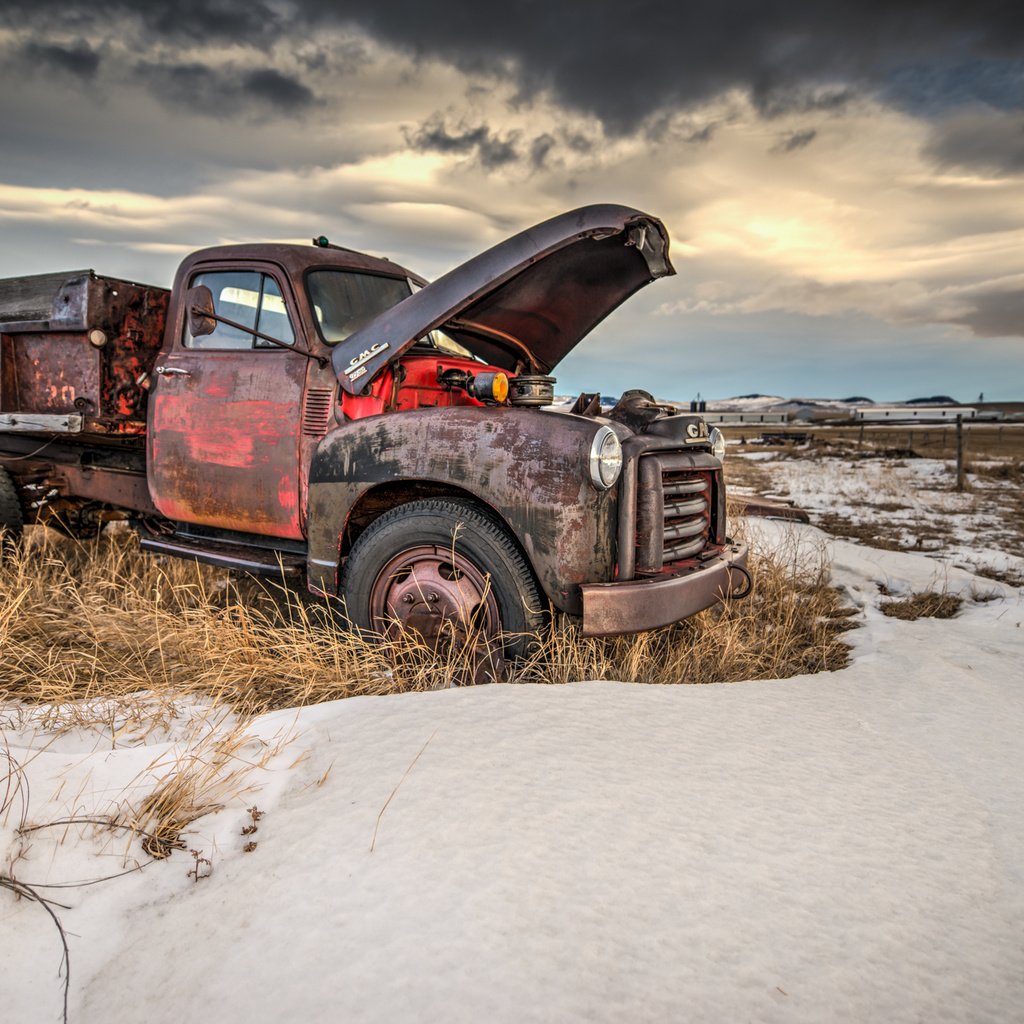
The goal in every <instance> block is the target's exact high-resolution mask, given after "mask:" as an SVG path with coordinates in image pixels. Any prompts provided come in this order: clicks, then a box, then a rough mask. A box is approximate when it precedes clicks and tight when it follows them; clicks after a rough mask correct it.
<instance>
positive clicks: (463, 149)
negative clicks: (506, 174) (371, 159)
mask: <svg viewBox="0 0 1024 1024" xmlns="http://www.w3.org/2000/svg"><path fill="white" fill-rule="evenodd" d="M406 138H407V140H408V142H409V145H410V146H412V147H413V149H416V150H419V151H420V152H421V153H426V152H433V153H456V154H464V155H466V156H470V155H474V154H475V155H476V157H477V159H478V160H479V161H480V163H481V165H482V166H483V167H485V168H487V170H494V169H495V168H497V167H502V166H504V165H505V164H510V163H513V162H515V161H516V160H518V159H519V156H520V154H519V148H518V141H519V133H518V132H509V133H508V134H507V135H505V136H504V137H502V136H500V135H498V134H497V133H496V132H492V131H491V129H490V128H489V127H488V126H487V125H485V124H481V125H476V126H474V127H465V126H461V125H460V126H459V127H458V128H455V129H454V130H451V129H449V128H448V124H447V122H446V121H445V120H444V118H441V117H433V118H431V119H430V120H429V121H427V122H426V123H425V124H423V125H421V126H420V128H419V129H418V130H417V131H415V132H409V133H407V134H406Z"/></svg>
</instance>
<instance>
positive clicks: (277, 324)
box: [183, 270, 295, 349]
mask: <svg viewBox="0 0 1024 1024" xmlns="http://www.w3.org/2000/svg"><path fill="white" fill-rule="evenodd" d="M199 284H205V285H206V287H207V288H209V289H210V292H211V293H212V294H213V308H214V311H215V312H216V313H217V314H218V315H220V316H223V317H226V318H227V319H228V320H233V321H234V322H235V323H236V324H238V325H239V327H232V326H229V325H228V324H222V323H220V322H218V323H217V327H216V330H214V332H213V333H212V334H204V335H201V336H199V337H194V336H193V335H192V334H191V333H190V332H189V329H188V324H187V323H186V325H185V336H184V339H183V340H184V344H185V348H202V349H207V348H209V349H247V348H253V347H256V348H277V347H278V346H276V345H274V344H273V342H269V341H264V340H263V339H261V338H257V337H256V336H255V335H254V334H251V333H250V332H251V331H260V332H261V333H263V334H269V335H270V336H271V337H272V338H277V339H279V340H280V341H283V342H286V343H287V344H289V345H291V344H294V340H295V333H294V331H293V330H292V325H291V321H290V320H289V319H288V311H287V309H286V308H285V304H284V298H283V296H282V295H281V289H280V287H279V286H278V284H277V282H276V281H275V280H274V279H273V278H272V277H271V276H270V275H269V274H262V273H260V272H259V271H257V270H211V271H207V272H206V273H204V274H196V276H195V277H193V278H192V281H191V286H192V287H194V286H195V285H199Z"/></svg>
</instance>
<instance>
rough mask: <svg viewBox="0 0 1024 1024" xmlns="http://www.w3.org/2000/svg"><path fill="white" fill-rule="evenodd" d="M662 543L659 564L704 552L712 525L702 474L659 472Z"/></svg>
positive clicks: (704, 477) (708, 497) (709, 505)
mask: <svg viewBox="0 0 1024 1024" xmlns="http://www.w3.org/2000/svg"><path fill="white" fill-rule="evenodd" d="M661 479H662V488H661V489H662V495H663V496H664V510H665V511H664V522H665V533H664V537H665V543H664V549H663V553H662V562H678V561H679V560H680V559H683V558H692V557H693V556H694V555H696V554H699V553H700V552H701V551H703V550H704V548H705V546H706V545H707V543H708V534H709V529H710V525H711V501H710V488H709V486H708V483H709V481H708V478H707V476H706V475H705V474H704V473H696V472H689V473H687V472H678V471H671V470H670V471H668V472H663V473H662V477H661Z"/></svg>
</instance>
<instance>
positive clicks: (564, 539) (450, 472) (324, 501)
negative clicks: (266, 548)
mask: <svg viewBox="0 0 1024 1024" xmlns="http://www.w3.org/2000/svg"><path fill="white" fill-rule="evenodd" d="M599 426H600V424H598V423H595V421H593V420H583V419H581V418H578V417H572V416H567V415H564V414H560V413H555V412H545V411H537V410H532V409H516V408H501V407H497V408H470V407H452V408H447V409H429V410H417V411H410V412H406V413H402V414H401V415H400V416H381V417H374V418H371V419H365V420H358V421H355V422H352V423H349V424H346V425H344V426H342V427H339V428H338V429H337V430H335V431H333V432H332V433H330V434H329V435H328V436H327V437H326V438H325V439H324V441H323V442H322V443H321V445H320V448H319V449H318V451H317V454H316V457H315V458H314V460H313V465H312V467H311V469H310V484H309V525H308V535H309V557H310V582H311V584H312V585H313V586H314V587H315V588H316V589H318V590H324V591H326V592H329V593H334V592H336V590H337V571H336V570H337V565H338V562H339V560H340V558H341V557H342V554H343V552H344V550H345V547H346V545H347V544H349V543H350V542H351V539H352V537H353V536H354V534H355V531H357V530H358V529H360V528H361V526H362V525H365V524H364V522H363V520H362V519H361V517H362V516H363V515H364V514H365V516H366V521H369V520H370V519H371V518H372V516H373V514H374V512H375V511H379V510H380V506H378V507H377V508H376V509H375V508H374V505H373V502H374V501H375V499H379V500H380V501H381V502H383V503H384V504H383V507H388V502H390V503H391V504H394V503H396V501H395V498H394V496H393V495H390V496H389V493H388V489H389V488H395V489H396V492H397V493H399V494H404V495H406V497H405V500H411V498H412V497H419V496H422V494H423V493H433V494H440V493H462V494H467V495H469V496H471V497H473V498H475V499H476V500H478V501H479V502H480V503H481V504H482V505H484V506H485V507H489V508H490V509H492V510H493V511H494V512H495V513H496V514H497V515H498V516H499V517H500V518H501V519H502V520H503V521H504V522H505V524H506V525H507V526H508V528H509V530H510V532H511V533H512V535H513V536H514V537H515V538H516V539H517V540H518V542H519V544H520V545H521V547H522V549H523V551H524V553H525V554H526V556H527V558H528V560H529V561H530V563H531V565H532V566H533V568H534V571H535V572H536V574H537V577H538V581H539V582H540V584H541V587H542V589H543V591H544V593H545V594H546V595H547V597H548V598H549V599H550V600H551V602H552V603H553V604H554V605H555V607H557V608H559V609H561V610H563V611H567V612H570V613H571V614H577V615H578V614H579V613H580V611H581V609H582V605H581V603H580V589H579V588H580V584H581V583H584V582H589V581H591V580H595V579H610V578H611V575H612V571H613V567H614V561H615V550H614V548H615V545H614V537H615V521H616V514H617V498H616V494H615V491H614V489H613V490H611V491H601V492H599V491H598V490H597V489H596V488H595V487H594V486H593V484H592V483H591V482H590V475H589V468H588V467H589V456H590V446H591V443H592V441H593V438H594V435H595V433H596V431H597V429H598V427H599ZM417 482H419V484H421V485H422V486H425V487H427V488H430V490H429V491H424V492H417V491H416V490H415V487H416V484H417ZM402 488H405V489H406V490H405V491H403V490H401V489H402ZM399 500H401V499H399Z"/></svg>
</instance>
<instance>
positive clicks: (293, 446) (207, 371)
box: [148, 267, 307, 538]
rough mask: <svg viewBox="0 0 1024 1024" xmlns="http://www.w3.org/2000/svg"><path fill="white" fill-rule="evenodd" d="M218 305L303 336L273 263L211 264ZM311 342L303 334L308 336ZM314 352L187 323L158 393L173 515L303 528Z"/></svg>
mask: <svg viewBox="0 0 1024 1024" xmlns="http://www.w3.org/2000/svg"><path fill="white" fill-rule="evenodd" d="M198 284H205V285H206V286H207V287H209V288H210V291H211V292H212V293H213V299H214V307H215V309H216V312H217V313H219V314H220V315H221V316H225V317H227V318H228V319H230V320H234V321H236V322H238V323H240V324H244V325H245V326H246V327H249V328H251V329H253V330H257V331H260V332H262V333H263V334H268V335H270V336H271V337H274V338H278V339H280V340H281V341H284V342H288V343H290V344H291V343H294V342H295V333H294V329H293V327H292V325H293V324H294V323H296V322H297V320H296V318H295V317H294V316H292V315H290V312H289V304H290V299H289V297H288V295H287V292H283V291H282V282H281V281H279V280H278V279H277V278H276V277H275V275H274V273H273V271H272V269H271V268H262V267H258V268H254V269H246V270H238V269H233V270H231V269H227V268H224V269H204V270H202V271H200V272H198V273H196V274H195V275H193V277H192V279H191V280H190V281H189V282H188V285H189V286H194V285H198ZM300 344H301V342H300ZM306 363H307V360H306V358H305V357H304V356H302V355H299V354H298V353H297V352H292V351H289V350H288V349H282V348H280V347H278V346H275V345H272V344H270V343H268V342H265V341H262V340H261V339H259V338H256V337H255V336H254V335H253V334H250V333H247V332H245V331H240V330H237V329H236V328H234V327H228V326H227V325H225V324H221V323H218V324H217V329H216V330H215V331H214V333H213V334H209V335H204V336H200V337H193V336H192V335H191V334H190V333H189V331H188V326H187V323H186V324H185V325H184V326H183V327H182V330H181V334H180V336H179V337H178V339H177V340H176V342H175V344H174V345H173V347H172V348H171V349H170V351H165V352H164V353H162V354H161V356H160V358H159V360H158V361H157V368H156V373H155V374H154V384H155V386H154V389H153V392H152V393H151V396H150V404H149V410H150V422H149V431H148V434H149V445H150V450H149V467H150V474H149V482H150V492H151V494H152V497H153V502H154V504H155V505H156V507H157V508H158V509H159V510H160V512H161V513H163V514H164V515H165V516H167V517H168V518H169V519H174V520H180V521H184V522H190V523H202V524H204V525H207V526H216V527H221V528H222V529H228V530H240V531H244V532H246V533H258V534H266V535H269V536H274V537H290V538H300V537H302V535H303V534H302V525H303V524H302V522H301V517H300V514H299V415H300V409H301V407H302V392H303V385H304V381H305V376H306Z"/></svg>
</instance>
